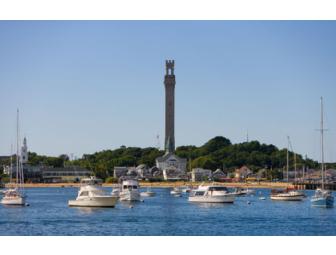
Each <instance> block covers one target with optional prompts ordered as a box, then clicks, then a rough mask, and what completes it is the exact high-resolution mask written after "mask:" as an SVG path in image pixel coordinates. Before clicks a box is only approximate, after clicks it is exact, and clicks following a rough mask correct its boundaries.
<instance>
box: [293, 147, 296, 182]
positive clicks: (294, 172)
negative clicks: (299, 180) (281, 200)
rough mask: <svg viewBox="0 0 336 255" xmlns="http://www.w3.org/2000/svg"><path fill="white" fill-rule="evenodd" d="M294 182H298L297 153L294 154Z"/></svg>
mask: <svg viewBox="0 0 336 255" xmlns="http://www.w3.org/2000/svg"><path fill="white" fill-rule="evenodd" d="M293 152H294V151H293ZM294 181H296V153H295V152H294Z"/></svg>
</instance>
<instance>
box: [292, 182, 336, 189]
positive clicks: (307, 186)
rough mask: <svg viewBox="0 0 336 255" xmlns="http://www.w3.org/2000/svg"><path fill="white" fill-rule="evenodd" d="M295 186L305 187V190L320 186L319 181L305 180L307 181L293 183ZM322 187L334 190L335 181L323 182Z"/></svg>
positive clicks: (335, 187) (335, 186)
mask: <svg viewBox="0 0 336 255" xmlns="http://www.w3.org/2000/svg"><path fill="white" fill-rule="evenodd" d="M293 185H294V186H295V187H297V188H298V189H302V190H304V189H307V190H315V189H317V188H319V187H321V183H317V182H314V183H313V182H307V183H293ZM324 188H325V189H327V190H336V183H325V184H324Z"/></svg>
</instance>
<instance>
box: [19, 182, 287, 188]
mask: <svg viewBox="0 0 336 255" xmlns="http://www.w3.org/2000/svg"><path fill="white" fill-rule="evenodd" d="M201 183H202V182H140V187H153V188H173V187H183V186H192V187H197V186H199V185H200V184H201ZM212 183H214V182H203V184H205V185H206V184H212ZM215 184H216V185H222V186H226V187H243V188H268V189H277V188H286V187H292V186H293V185H292V184H288V183H285V182H260V183H259V182H248V183H245V182H225V183H223V182H215ZM115 185H117V184H115V183H104V184H103V186H104V187H113V186H115ZM79 186H80V184H79V183H25V184H24V187H25V188H61V187H62V188H63V187H64V188H65V187H79Z"/></svg>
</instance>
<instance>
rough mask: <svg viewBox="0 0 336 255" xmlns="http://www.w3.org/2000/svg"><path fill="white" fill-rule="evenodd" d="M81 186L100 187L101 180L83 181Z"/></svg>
mask: <svg viewBox="0 0 336 255" xmlns="http://www.w3.org/2000/svg"><path fill="white" fill-rule="evenodd" d="M81 184H82V185H101V184H102V180H100V179H84V180H82V181H81Z"/></svg>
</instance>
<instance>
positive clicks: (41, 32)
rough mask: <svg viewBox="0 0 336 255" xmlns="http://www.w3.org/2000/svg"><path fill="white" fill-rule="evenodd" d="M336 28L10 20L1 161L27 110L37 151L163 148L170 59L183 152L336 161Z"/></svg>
mask: <svg viewBox="0 0 336 255" xmlns="http://www.w3.org/2000/svg"><path fill="white" fill-rule="evenodd" d="M335 45H336V22H335V21H0V120H1V122H0V131H1V132H0V155H9V154H10V150H11V143H13V144H15V139H16V135H15V127H16V109H17V108H19V109H20V130H21V136H24V135H25V136H26V137H27V141H28V147H29V150H30V151H34V152H37V153H39V154H43V155H53V156H58V155H60V154H63V153H65V154H73V155H74V156H76V157H81V156H82V154H85V153H94V152H96V151H100V150H104V149H115V148H119V147H120V146H121V145H126V146H138V147H156V146H157V143H158V142H157V139H156V137H157V135H159V136H160V138H159V140H160V144H161V148H162V147H163V141H164V85H163V79H164V73H165V66H164V65H165V60H166V59H174V60H175V75H176V88H175V135H176V137H175V140H176V145H177V146H180V145H196V146H200V145H202V144H204V143H205V142H207V141H208V140H209V139H211V138H213V137H215V136H224V137H227V138H229V139H230V140H231V141H232V142H233V143H240V142H244V141H246V136H247V132H248V135H249V139H250V140H258V141H260V142H261V143H267V144H274V145H276V146H277V147H279V148H285V147H286V146H287V136H290V139H291V143H292V145H293V149H294V150H295V151H297V152H298V153H300V154H303V155H306V154H307V155H308V157H311V158H313V159H316V160H319V159H320V147H319V146H320V144H319V142H320V140H319V139H320V134H319V132H318V131H317V129H318V128H319V126H320V96H323V98H324V108H325V110H324V113H325V128H327V129H328V131H327V132H326V133H325V158H326V161H329V162H335V161H336V148H335V144H336V143H335V142H336V100H335V97H336V47H335Z"/></svg>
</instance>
